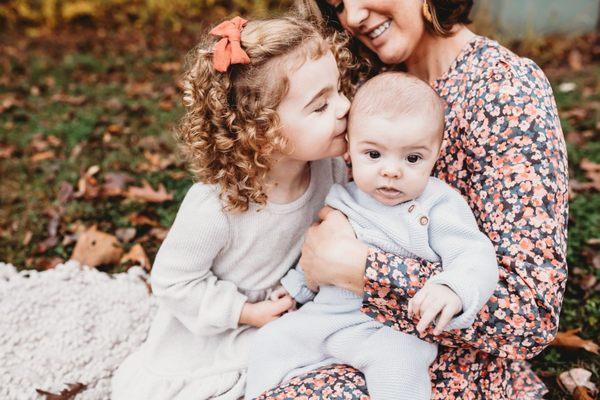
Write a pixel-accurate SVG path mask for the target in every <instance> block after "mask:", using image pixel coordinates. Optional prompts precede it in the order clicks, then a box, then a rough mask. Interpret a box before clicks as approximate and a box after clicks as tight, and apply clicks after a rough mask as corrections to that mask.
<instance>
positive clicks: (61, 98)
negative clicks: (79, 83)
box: [51, 93, 87, 106]
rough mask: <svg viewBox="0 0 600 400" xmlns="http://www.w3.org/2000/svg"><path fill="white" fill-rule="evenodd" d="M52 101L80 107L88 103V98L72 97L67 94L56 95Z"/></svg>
mask: <svg viewBox="0 0 600 400" xmlns="http://www.w3.org/2000/svg"><path fill="white" fill-rule="evenodd" d="M51 99H52V101H56V102H58V103H66V104H70V105H73V106H80V105H82V104H83V103H85V102H86V100H87V98H86V97H85V96H83V95H81V96H71V95H68V94H65V93H56V94H55V95H53V96H52V97H51Z"/></svg>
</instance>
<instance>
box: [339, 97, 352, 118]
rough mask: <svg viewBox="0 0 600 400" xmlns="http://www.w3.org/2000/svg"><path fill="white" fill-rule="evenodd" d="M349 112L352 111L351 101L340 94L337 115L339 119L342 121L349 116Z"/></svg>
mask: <svg viewBox="0 0 600 400" xmlns="http://www.w3.org/2000/svg"><path fill="white" fill-rule="evenodd" d="M348 110H350V100H348V98H347V97H346V96H345V95H344V94H343V93H340V102H339V103H338V107H337V115H336V116H337V118H338V119H342V118H344V117H346V114H348Z"/></svg>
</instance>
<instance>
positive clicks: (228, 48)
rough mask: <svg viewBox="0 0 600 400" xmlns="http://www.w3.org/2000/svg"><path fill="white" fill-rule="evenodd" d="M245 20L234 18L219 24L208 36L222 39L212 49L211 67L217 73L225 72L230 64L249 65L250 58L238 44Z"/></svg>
mask: <svg viewBox="0 0 600 400" xmlns="http://www.w3.org/2000/svg"><path fill="white" fill-rule="evenodd" d="M246 22H248V21H246V20H245V19H243V18H241V17H235V18H232V19H230V20H229V21H225V22H221V23H220V24H219V25H217V26H215V27H214V28H213V29H212V30H211V31H210V34H211V35H214V36H220V37H222V39H221V40H219V41H218V42H217V44H215V47H214V49H213V53H214V54H213V66H214V67H215V69H216V70H217V71H219V72H225V71H227V68H229V66H230V65H231V64H249V63H250V58H249V57H248V54H246V52H245V51H244V50H242V46H241V43H240V40H241V37H242V27H243V26H244V25H246Z"/></svg>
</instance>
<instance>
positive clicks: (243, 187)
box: [177, 16, 352, 211]
mask: <svg viewBox="0 0 600 400" xmlns="http://www.w3.org/2000/svg"><path fill="white" fill-rule="evenodd" d="M217 40H218V38H214V37H207V38H206V39H205V40H204V41H203V42H202V43H200V44H199V45H197V46H196V47H195V48H194V49H193V50H192V51H190V53H189V54H188V58H187V67H186V72H185V74H184V78H183V102H184V106H185V108H186V111H185V115H184V116H183V118H182V121H181V124H180V126H179V129H178V131H177V138H178V139H179V142H180V145H181V146H180V147H181V149H182V151H183V153H184V155H185V156H186V158H187V159H188V161H189V164H190V169H191V171H192V173H193V174H194V175H195V178H196V179H197V180H199V181H201V182H204V183H207V184H218V185H219V186H220V190H221V200H222V201H223V203H224V206H225V209H226V210H229V211H246V210H248V207H249V205H250V203H251V202H255V203H258V204H263V205H264V204H266V201H267V196H266V194H265V191H264V188H263V184H264V181H265V178H266V175H267V173H268V171H269V169H270V167H271V163H272V155H273V154H274V153H275V152H278V151H280V152H285V151H286V141H285V139H284V138H283V137H282V136H281V134H280V122H279V117H278V115H277V112H276V109H277V107H278V106H279V104H280V103H281V101H282V99H283V98H284V96H285V95H286V93H287V91H288V88H289V80H288V75H289V73H290V71H291V70H293V68H299V67H300V66H301V65H302V63H303V62H304V61H305V60H307V59H308V58H312V59H318V58H320V57H321V56H323V55H324V54H326V53H327V51H329V50H331V51H332V52H333V54H334V56H335V58H336V60H337V62H338V67H339V69H340V75H341V77H342V78H341V79H342V90H343V91H345V92H346V93H347V94H349V93H348V92H349V91H350V89H351V87H350V82H349V79H346V78H345V77H346V76H347V72H348V70H349V68H350V67H351V65H352V64H351V57H352V56H351V53H350V52H349V51H348V50H346V49H345V47H344V45H345V41H346V40H347V39H346V38H345V37H344V35H340V34H334V35H333V36H330V37H325V36H324V34H323V33H322V31H321V30H320V28H319V27H317V26H315V25H313V24H311V23H310V22H308V21H306V20H303V19H301V18H299V17H295V16H285V17H279V18H271V19H263V20H252V21H249V22H248V23H247V24H246V26H245V27H244V28H243V30H242V35H241V46H242V49H243V50H244V51H245V52H246V53H247V54H248V56H249V58H250V64H247V65H243V64H235V65H231V66H230V67H229V69H228V71H227V72H225V73H221V72H218V71H216V70H215V69H214V67H213V52H212V49H213V47H214V44H215V43H216V41H217Z"/></svg>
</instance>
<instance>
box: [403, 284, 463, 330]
mask: <svg viewBox="0 0 600 400" xmlns="http://www.w3.org/2000/svg"><path fill="white" fill-rule="evenodd" d="M462 307H463V304H462V301H461V300H460V297H458V295H457V294H456V293H455V292H454V291H453V290H452V289H450V288H449V287H448V286H446V285H440V284H437V283H428V284H426V285H425V286H423V288H422V289H421V290H419V291H418V292H417V294H415V296H414V297H413V298H412V299H410V301H409V302H408V316H409V317H412V316H416V317H417V318H419V323H418V324H417V330H418V331H419V333H423V331H425V328H427V327H428V326H429V324H431V322H433V320H434V319H435V317H436V316H438V315H439V318H438V321H437V323H436V326H435V329H434V330H433V334H434V335H439V334H440V333H442V331H443V330H444V328H445V327H446V325H448V322H450V320H451V319H452V318H453V317H454V316H455V315H456V314H458V313H460V312H461V310H462Z"/></svg>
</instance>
